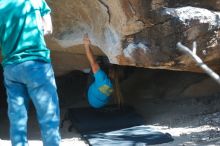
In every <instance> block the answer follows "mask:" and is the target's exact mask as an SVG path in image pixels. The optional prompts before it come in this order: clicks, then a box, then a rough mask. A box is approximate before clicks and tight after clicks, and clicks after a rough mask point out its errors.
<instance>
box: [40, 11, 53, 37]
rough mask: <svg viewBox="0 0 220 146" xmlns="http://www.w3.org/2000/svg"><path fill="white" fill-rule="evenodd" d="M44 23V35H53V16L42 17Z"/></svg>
mask: <svg viewBox="0 0 220 146" xmlns="http://www.w3.org/2000/svg"><path fill="white" fill-rule="evenodd" d="M42 22H43V31H44V35H49V34H52V32H53V26H52V21H51V16H50V14H46V15H44V16H43V17H42Z"/></svg>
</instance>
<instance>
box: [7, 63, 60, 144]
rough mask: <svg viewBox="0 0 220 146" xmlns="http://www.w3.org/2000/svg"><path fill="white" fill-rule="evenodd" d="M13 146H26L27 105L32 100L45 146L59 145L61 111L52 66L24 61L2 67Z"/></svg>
mask: <svg viewBox="0 0 220 146" xmlns="http://www.w3.org/2000/svg"><path fill="white" fill-rule="evenodd" d="M4 80H5V87H6V91H7V96H8V97H7V102H8V116H9V120H10V137H11V142H12V146H27V145H28V140H27V120H28V115H27V112H28V103H29V101H30V100H32V102H33V104H34V107H35V109H36V113H37V119H38V123H39V125H40V129H41V135H42V140H43V144H44V146H59V144H60V139H61V138H60V133H59V123H60V109H59V101H58V96H57V87H56V83H55V79H54V72H53V69H52V66H51V63H46V62H43V61H26V62H23V63H20V64H14V65H6V66H5V67H4Z"/></svg>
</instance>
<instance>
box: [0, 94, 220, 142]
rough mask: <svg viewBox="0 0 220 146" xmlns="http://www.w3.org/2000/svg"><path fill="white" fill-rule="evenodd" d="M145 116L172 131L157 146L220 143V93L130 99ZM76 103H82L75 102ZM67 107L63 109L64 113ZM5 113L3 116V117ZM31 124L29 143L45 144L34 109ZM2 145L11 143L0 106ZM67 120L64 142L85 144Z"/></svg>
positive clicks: (147, 123)
mask: <svg viewBox="0 0 220 146" xmlns="http://www.w3.org/2000/svg"><path fill="white" fill-rule="evenodd" d="M129 100H130V101H129V103H133V106H134V107H135V108H136V110H137V112H139V113H140V114H141V115H142V116H143V117H144V118H145V119H146V125H151V126H152V127H153V128H155V129H158V130H159V131H162V132H168V133H170V134H171V135H172V136H173V138H174V141H173V142H170V143H165V144H161V145H158V146H197V145H198V146H203V145H204V146H218V145H220V126H219V125H220V106H219V105H220V96H219V95H215V96H212V97H203V98H194V99H181V100H163V99H141V100H137V99H129ZM76 105H79V104H78V103H76ZM64 112H65V109H62V110H61V113H62V114H61V115H62V116H63V113H64ZM2 117H3V118H2ZM29 119H30V122H29V128H28V132H29V133H28V135H29V144H30V146H42V143H41V141H40V132H39V128H38V124H37V122H36V118H35V113H34V111H33V110H31V111H30V118H29ZM0 123H1V124H0V126H1V128H0V139H1V140H0V146H10V141H9V136H8V135H9V134H8V120H7V118H6V112H5V111H4V110H1V119H0ZM68 125H69V124H68V122H65V125H64V127H63V128H62V129H61V135H62V143H61V146H72V145H74V146H86V145H87V144H86V143H85V142H84V141H83V140H82V139H81V137H80V134H79V133H77V132H76V131H75V130H74V131H73V132H68V131H67V129H68Z"/></svg>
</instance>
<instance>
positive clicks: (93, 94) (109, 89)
mask: <svg viewBox="0 0 220 146" xmlns="http://www.w3.org/2000/svg"><path fill="white" fill-rule="evenodd" d="M83 43H84V47H85V52H86V56H87V58H88V60H89V63H90V66H91V69H92V73H93V75H94V78H95V80H94V82H93V83H92V84H91V85H90V86H89V89H88V102H89V104H90V105H91V106H92V107H94V108H101V107H103V106H105V105H106V104H107V103H108V102H109V100H110V97H111V95H112V93H113V85H112V82H111V80H110V78H109V77H108V76H107V74H106V73H105V72H104V71H103V70H102V69H101V68H100V65H99V64H98V63H97V61H96V59H95V57H94V55H93V52H92V49H91V41H90V39H89V37H88V34H85V35H84V38H83Z"/></svg>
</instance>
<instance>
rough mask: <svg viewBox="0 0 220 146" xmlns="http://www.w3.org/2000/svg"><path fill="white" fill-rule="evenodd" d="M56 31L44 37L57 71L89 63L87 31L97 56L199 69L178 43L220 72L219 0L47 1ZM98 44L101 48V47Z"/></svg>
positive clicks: (147, 65)
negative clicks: (194, 48)
mask: <svg viewBox="0 0 220 146" xmlns="http://www.w3.org/2000/svg"><path fill="white" fill-rule="evenodd" d="M47 2H48V4H49V5H50V6H51V8H52V18H53V25H54V34H53V35H52V36H50V37H49V38H47V42H48V46H49V48H51V50H52V58H53V63H54V66H55V71H56V72H57V73H58V74H63V73H65V72H68V71H70V70H74V69H83V68H86V67H88V62H87V61H86V58H85V56H84V49H83V47H82V36H83V34H84V33H88V34H89V36H90V37H91V40H92V43H93V45H94V51H95V54H97V55H106V56H107V57H108V58H109V60H110V62H111V63H114V64H120V65H132V66H138V67H144V68H158V69H168V70H180V71H193V72H200V71H201V70H200V69H199V68H198V67H197V66H196V65H195V63H194V62H193V61H192V60H191V59H190V58H189V57H188V56H186V55H185V54H182V53H181V52H178V51H177V50H176V44H177V42H179V41H180V42H182V43H183V44H185V45H187V46H188V47H190V48H191V44H192V42H193V41H196V42H197V44H198V55H199V56H200V57H201V58H202V59H203V60H204V61H205V62H206V63H207V64H208V65H209V66H210V67H211V68H213V69H214V70H215V71H217V72H220V46H219V39H220V37H219V34H220V31H219V28H220V2H219V1H218V0H211V1H208V2H207V0H200V1H199V0H195V1H193V2H189V1H184V0H181V1H176V0H149V1H146V0H62V1H56V2H53V1H51V0H47ZM99 49H100V50H99Z"/></svg>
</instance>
